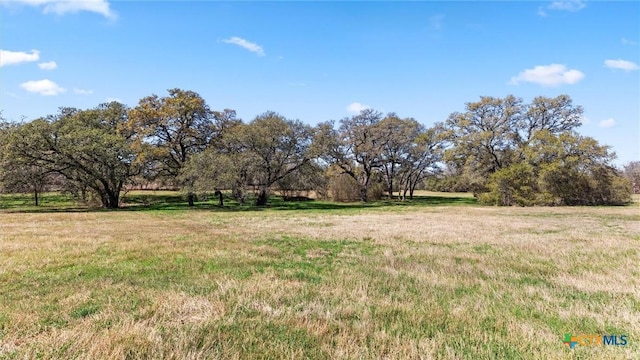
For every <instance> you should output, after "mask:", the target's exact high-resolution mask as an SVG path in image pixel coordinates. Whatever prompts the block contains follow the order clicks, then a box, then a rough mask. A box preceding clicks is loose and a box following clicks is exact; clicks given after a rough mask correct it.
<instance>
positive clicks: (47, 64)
mask: <svg viewBox="0 0 640 360" xmlns="http://www.w3.org/2000/svg"><path fill="white" fill-rule="evenodd" d="M38 67H39V68H40V69H42V70H53V69H55V68H57V67H58V64H56V62H55V61H48V62H43V63H40V64H38Z"/></svg>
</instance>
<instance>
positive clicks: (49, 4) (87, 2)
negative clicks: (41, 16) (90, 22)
mask: <svg viewBox="0 0 640 360" xmlns="http://www.w3.org/2000/svg"><path fill="white" fill-rule="evenodd" d="M0 3H5V4H24V5H29V6H33V7H38V8H42V12H43V13H45V14H56V15H64V14H68V13H70V14H74V13H77V12H81V11H88V12H93V13H97V14H101V15H103V16H104V17H106V18H108V19H112V20H114V19H115V18H116V17H117V16H116V13H115V12H113V11H112V10H111V6H110V4H109V1H107V0H0Z"/></svg>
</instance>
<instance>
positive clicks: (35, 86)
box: [20, 79, 67, 96]
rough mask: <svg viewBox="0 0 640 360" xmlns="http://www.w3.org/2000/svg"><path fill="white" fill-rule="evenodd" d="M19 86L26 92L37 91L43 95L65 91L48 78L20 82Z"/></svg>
mask: <svg viewBox="0 0 640 360" xmlns="http://www.w3.org/2000/svg"><path fill="white" fill-rule="evenodd" d="M20 87H21V88H23V89H25V90H26V91H28V92H32V93H37V94H40V95H45V96H52V95H58V94H60V93H63V92H65V91H67V90H66V89H64V88H62V87H60V86H59V85H58V84H56V83H54V82H53V81H51V80H49V79H44V80H31V81H27V82H25V83H22V84H20Z"/></svg>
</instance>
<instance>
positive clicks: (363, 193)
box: [360, 185, 369, 203]
mask: <svg viewBox="0 0 640 360" xmlns="http://www.w3.org/2000/svg"><path fill="white" fill-rule="evenodd" d="M367 190H368V189H367V186H366V185H363V186H360V200H362V202H365V203H366V202H367V201H369V197H368V194H367V192H368V191H367Z"/></svg>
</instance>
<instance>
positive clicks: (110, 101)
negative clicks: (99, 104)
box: [105, 97, 122, 103]
mask: <svg viewBox="0 0 640 360" xmlns="http://www.w3.org/2000/svg"><path fill="white" fill-rule="evenodd" d="M114 101H115V102H119V103H122V100H120V99H118V98H114V97H108V98H107V99H106V100H105V102H107V103H112V102H114Z"/></svg>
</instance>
